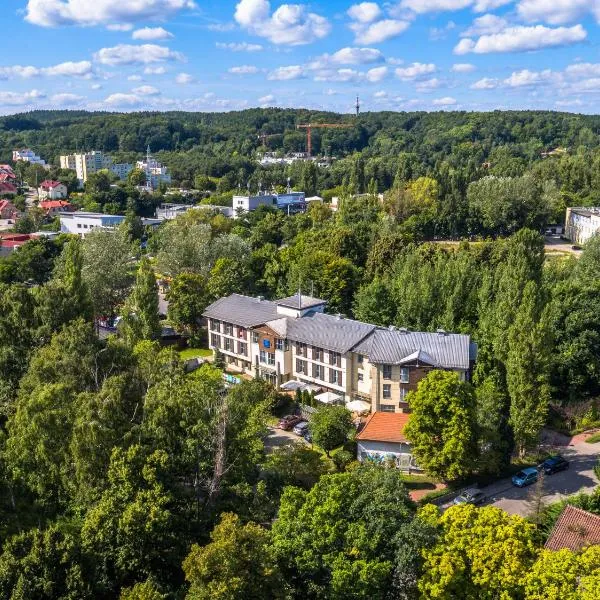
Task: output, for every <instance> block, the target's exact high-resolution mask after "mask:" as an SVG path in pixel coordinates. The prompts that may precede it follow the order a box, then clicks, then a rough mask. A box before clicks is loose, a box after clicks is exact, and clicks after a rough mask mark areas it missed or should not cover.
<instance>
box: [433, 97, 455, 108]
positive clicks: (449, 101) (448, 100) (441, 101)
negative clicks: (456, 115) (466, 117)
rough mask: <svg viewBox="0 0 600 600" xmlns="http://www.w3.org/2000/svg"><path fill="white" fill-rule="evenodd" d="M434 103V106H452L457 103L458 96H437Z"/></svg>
mask: <svg viewBox="0 0 600 600" xmlns="http://www.w3.org/2000/svg"><path fill="white" fill-rule="evenodd" d="M432 104H433V105H434V106H452V105H454V104H456V98H452V97H451V96H445V97H444V98H436V99H435V100H434V101H433V102H432Z"/></svg>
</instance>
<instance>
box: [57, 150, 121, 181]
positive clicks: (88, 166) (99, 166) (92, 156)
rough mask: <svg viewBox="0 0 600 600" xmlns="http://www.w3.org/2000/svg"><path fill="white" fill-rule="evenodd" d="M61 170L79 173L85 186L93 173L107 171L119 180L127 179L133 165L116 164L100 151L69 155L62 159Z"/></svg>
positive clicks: (78, 176)
mask: <svg viewBox="0 0 600 600" xmlns="http://www.w3.org/2000/svg"><path fill="white" fill-rule="evenodd" d="M60 167H61V169H71V170H72V171H75V172H76V173H77V179H79V183H80V184H81V185H83V184H84V183H85V182H86V181H87V178H88V177H89V176H90V175H91V174H92V173H97V172H98V171H102V170H103V169H107V170H108V171H111V172H112V173H114V174H115V175H116V176H117V177H118V178H119V179H121V180H122V179H126V178H127V175H129V172H130V171H131V170H132V169H133V165H131V164H129V163H118V164H114V163H113V159H112V157H111V156H109V155H107V154H104V153H103V152H101V151H99V150H93V151H92V152H86V153H83V154H67V155H63V156H61V157H60Z"/></svg>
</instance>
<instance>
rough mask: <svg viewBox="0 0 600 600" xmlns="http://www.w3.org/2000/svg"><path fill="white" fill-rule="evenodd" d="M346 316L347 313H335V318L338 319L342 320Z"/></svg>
mask: <svg viewBox="0 0 600 600" xmlns="http://www.w3.org/2000/svg"><path fill="white" fill-rule="evenodd" d="M345 316H346V315H343V314H342V313H337V315H335V318H336V319H337V320H338V321H341V320H342V319H343V318H344V317H345Z"/></svg>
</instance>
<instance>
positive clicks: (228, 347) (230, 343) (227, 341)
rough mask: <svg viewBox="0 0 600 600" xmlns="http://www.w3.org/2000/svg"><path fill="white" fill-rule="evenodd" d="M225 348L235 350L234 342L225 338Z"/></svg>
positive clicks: (229, 350)
mask: <svg viewBox="0 0 600 600" xmlns="http://www.w3.org/2000/svg"><path fill="white" fill-rule="evenodd" d="M223 349H224V350H227V351H228V352H231V351H232V350H233V342H232V341H231V340H230V339H229V338H224V340H223Z"/></svg>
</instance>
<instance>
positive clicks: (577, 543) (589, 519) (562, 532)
mask: <svg viewBox="0 0 600 600" xmlns="http://www.w3.org/2000/svg"><path fill="white" fill-rule="evenodd" d="M595 544H600V517H599V516H598V515H594V514H592V513H590V512H587V510H582V509H581V508H577V507H575V506H571V505H570V504H567V506H565V508H564V509H563V511H562V513H561V514H560V517H558V521H556V525H554V529H553V530H552V533H551V534H550V537H549V538H548V541H547V542H546V544H545V548H546V549H548V550H561V549H562V548H569V549H570V550H574V551H578V550H581V549H582V548H585V547H587V546H592V545H595Z"/></svg>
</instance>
